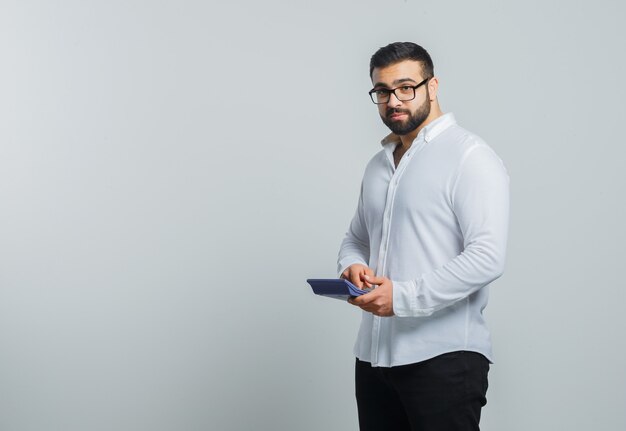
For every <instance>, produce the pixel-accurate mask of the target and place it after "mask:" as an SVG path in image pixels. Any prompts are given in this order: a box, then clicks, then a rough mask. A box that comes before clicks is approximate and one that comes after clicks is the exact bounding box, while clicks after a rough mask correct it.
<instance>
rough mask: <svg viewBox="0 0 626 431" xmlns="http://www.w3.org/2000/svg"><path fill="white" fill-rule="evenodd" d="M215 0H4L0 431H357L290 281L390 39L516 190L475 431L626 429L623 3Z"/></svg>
mask: <svg viewBox="0 0 626 431" xmlns="http://www.w3.org/2000/svg"><path fill="white" fill-rule="evenodd" d="M223 3H224V4H214V3H212V2H201V1H176V2H174V1H106V2H104V1H102V2H87V1H67V0H64V1H55V2H48V1H39V2H37V1H19V2H18V1H2V3H0V4H1V9H0V46H1V50H2V51H1V52H2V67H1V68H0V208H1V209H0V430H2V431H53V430H60V431H74V430H76V431H96V430H118V431H125V430H129V431H138V430H150V431H160V430H184V431H187V430H189V431H191V430H339V429H341V430H356V429H357V423H356V409H355V403H354V401H353V396H352V394H353V386H352V384H353V382H352V380H353V378H352V367H353V357H352V344H353V341H354V337H355V334H356V329H357V326H358V322H359V318H360V315H359V313H358V312H357V310H355V309H352V308H351V307H350V306H348V305H347V304H342V303H340V302H338V301H337V302H335V301H331V300H327V299H324V298H318V297H315V296H313V295H312V294H311V292H310V290H309V288H308V286H307V285H306V284H305V282H304V280H305V279H306V278H307V277H332V276H334V275H335V274H334V271H335V258H336V253H337V248H338V246H339V243H340V241H341V238H342V236H343V234H344V232H345V230H346V228H347V225H348V222H349V220H350V218H351V216H352V214H353V211H354V208H355V205H356V202H357V193H358V189H359V183H360V179H361V174H362V171H363V168H364V166H365V163H366V162H367V160H368V159H369V158H370V157H371V156H372V155H373V154H374V153H375V152H376V151H378V149H379V144H378V140H379V139H380V138H381V137H382V136H383V135H384V134H385V133H386V130H385V128H384V126H383V125H382V124H381V123H380V120H379V118H378V115H377V113H376V109H375V107H374V105H372V103H371V102H370V101H369V100H368V98H367V94H366V92H367V90H369V88H370V82H369V78H368V70H367V68H368V62H369V57H370V55H371V54H372V53H373V52H374V51H375V50H376V49H377V48H378V47H380V46H383V45H386V44H387V43H389V42H392V41H396V40H411V41H416V42H418V43H420V44H422V45H424V46H425V47H426V48H427V49H428V50H429V51H430V52H431V54H432V56H433V58H434V61H435V69H436V72H437V74H438V76H439V78H440V88H441V93H440V102H441V105H442V107H443V109H444V111H446V112H450V111H451V112H454V113H455V115H456V117H457V120H458V121H459V123H460V124H461V125H463V126H464V127H466V128H468V129H470V130H472V131H474V132H476V133H477V134H479V135H481V136H482V137H483V138H484V139H485V140H486V141H487V142H488V143H490V144H491V145H492V147H493V148H494V149H495V150H496V151H497V152H498V153H499V154H500V156H501V157H502V158H503V159H504V161H505V163H506V165H507V167H508V169H509V172H510V175H511V179H512V182H511V191H512V207H511V210H512V211H511V228H510V242H509V253H508V263H507V268H506V271H505V275H504V276H503V277H502V278H501V279H500V280H498V281H497V282H496V283H494V285H493V286H492V290H491V294H492V297H491V302H490V305H489V307H488V310H487V311H488V318H489V322H490V326H491V328H492V331H493V339H494V344H495V354H496V364H495V365H494V366H493V367H492V372H491V374H490V378H491V381H490V390H489V394H488V396H489V404H488V405H487V407H486V408H485V409H484V411H483V429H484V430H492V431H496V430H497V431H501V430H507V431H518V430H519V431H527V430H565V429H567V430H571V431H574V430H585V431H586V430H590V429H594V430H605V429H606V430H619V429H626V412H625V410H624V408H623V407H624V401H625V400H626V396H625V395H626V389H625V388H626V372H625V370H624V359H623V358H624V354H625V353H626V337H625V336H624V333H623V331H624V328H625V325H626V318H625V317H624V312H623V311H624V303H625V301H626V293H625V291H626V289H625V287H626V286H625V284H624V281H623V277H622V276H621V270H622V268H623V266H624V262H623V258H624V252H623V244H624V242H625V240H626V238H625V232H626V230H625V229H624V226H623V219H624V216H625V215H626V214H625V205H624V198H623V191H622V186H623V185H624V179H625V178H624V177H625V175H624V171H623V166H622V165H623V159H624V156H625V152H624V149H623V144H624V139H623V133H620V132H621V126H622V123H623V122H624V118H625V114H626V113H625V112H624V111H625V110H624V102H623V101H624V98H625V96H626V94H625V86H624V84H623V80H624V76H625V75H626V74H625V72H626V70H625V65H626V62H625V61H624V40H625V36H626V35H625V31H624V30H623V26H622V24H623V17H624V15H625V14H624V12H625V8H624V6H623V3H620V2H618V1H608V0H604V1H598V2H593V4H592V3H589V2H582V1H571V2H560V4H557V3H556V2H539V1H537V0H530V1H525V2H506V4H504V3H505V2H500V1H496V0H491V1H488V0H481V1H471V2H468V1H456V2H446V1H442V2H418V1H414V0H407V1H400V0H390V1H384V2H383V1H378V2H376V1H354V0H353V1H349V2H331V1H326V0H324V1H316V2H304V1H290V2H279V1H263V2H262V1H253V0H245V1H240V2H228V3H227V2H223Z"/></svg>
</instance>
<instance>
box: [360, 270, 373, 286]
mask: <svg viewBox="0 0 626 431" xmlns="http://www.w3.org/2000/svg"><path fill="white" fill-rule="evenodd" d="M359 275H360V278H361V281H363V284H365V286H367V287H368V288H371V287H372V283H370V281H369V279H370V277H369V276H368V275H367V274H366V273H361V274H359Z"/></svg>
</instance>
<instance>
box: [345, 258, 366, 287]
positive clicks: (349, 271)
mask: <svg viewBox="0 0 626 431" xmlns="http://www.w3.org/2000/svg"><path fill="white" fill-rule="evenodd" d="M366 275H367V276H369V277H372V278H374V271H372V269H371V268H369V267H367V266H365V265H361V264H360V263H355V264H354V265H350V266H349V267H347V268H346V270H345V271H344V272H343V273H342V274H341V278H345V279H346V280H348V281H349V282H350V283H352V284H354V285H355V286H356V287H358V288H359V289H363V287H366V288H368V289H369V288H371V287H372V284H371V283H369V282H367V281H365V276H366Z"/></svg>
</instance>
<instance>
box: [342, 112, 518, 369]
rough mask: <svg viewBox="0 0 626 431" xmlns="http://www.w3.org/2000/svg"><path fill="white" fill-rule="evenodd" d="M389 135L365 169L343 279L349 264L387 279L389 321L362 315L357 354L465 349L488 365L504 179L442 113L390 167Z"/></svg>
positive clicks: (426, 354) (378, 362)
mask: <svg viewBox="0 0 626 431" xmlns="http://www.w3.org/2000/svg"><path fill="white" fill-rule="evenodd" d="M398 142H399V138H398V137H397V136H395V135H393V134H392V135H390V136H388V137H387V138H385V139H384V140H383V141H382V144H383V149H382V150H381V151H380V152H379V153H377V154H376V155H375V156H374V157H373V158H372V160H371V161H370V162H369V163H368V165H367V167H366V169H365V174H364V176H363V182H362V184H361V194H360V198H359V203H358V207H357V211H356V214H355V216H354V218H353V219H352V222H351V224H350V227H349V230H348V232H347V233H346V237H345V239H344V240H343V242H342V244H341V248H340V251H339V259H338V269H339V274H341V273H342V272H343V271H344V270H345V269H346V268H347V267H349V266H350V265H352V264H355V263H361V264H364V265H367V266H369V267H370V268H372V269H373V270H374V271H375V273H376V275H378V276H385V277H388V278H389V279H391V280H392V282H393V311H394V314H395V316H392V317H378V316H374V315H373V314H371V313H369V312H366V311H363V316H362V321H361V327H360V329H359V334H358V337H357V341H356V345H355V348H354V353H355V355H356V356H357V357H358V358H359V359H360V360H362V361H367V362H371V363H372V365H374V366H382V367H391V366H396V365H405V364H411V363H416V362H420V361H423V360H426V359H429V358H432V357H435V356H438V355H440V354H443V353H447V352H452V351H458V350H468V351H475V352H478V353H482V354H483V355H484V356H485V357H487V359H489V360H490V361H491V360H492V355H491V341H490V336H489V330H488V328H487V325H486V323H485V320H484V317H483V314H482V310H483V309H484V308H485V306H486V305H487V298H488V286H487V285H488V284H489V283H490V282H492V281H493V280H495V279H496V278H498V277H499V276H500V275H501V274H502V271H503V267H504V257H505V249H506V239H507V230H508V216H509V177H508V175H507V172H506V169H505V167H504V165H503V164H502V161H501V160H500V158H499V157H498V156H497V155H496V154H495V152H494V151H493V150H492V149H491V148H490V147H489V146H487V144H485V143H484V142H483V141H482V140H481V139H480V138H479V137H478V136H476V135H474V134H472V133H470V132H468V131H467V130H465V129H463V128H462V127H460V126H458V125H457V124H456V121H455V119H454V116H453V114H451V113H449V114H445V115H443V116H441V117H439V118H437V119H436V120H435V121H433V122H431V123H430V124H428V125H427V126H426V127H424V128H423V129H422V130H421V131H420V132H419V134H418V135H417V137H416V138H415V140H414V141H413V143H412V145H411V147H410V148H409V150H408V151H407V152H406V153H405V154H404V156H403V157H402V159H401V160H400V163H399V164H398V167H397V168H396V167H395V164H394V159H393V150H394V149H395V147H396V144H397V143H398Z"/></svg>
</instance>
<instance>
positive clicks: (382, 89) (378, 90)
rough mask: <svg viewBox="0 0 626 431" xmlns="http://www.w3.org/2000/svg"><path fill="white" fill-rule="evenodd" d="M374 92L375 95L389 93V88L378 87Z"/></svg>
mask: <svg viewBox="0 0 626 431" xmlns="http://www.w3.org/2000/svg"><path fill="white" fill-rule="evenodd" d="M374 92H375V93H376V95H377V96H385V95H387V94H389V90H386V89H384V88H379V89H377V90H375V91H374Z"/></svg>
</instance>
